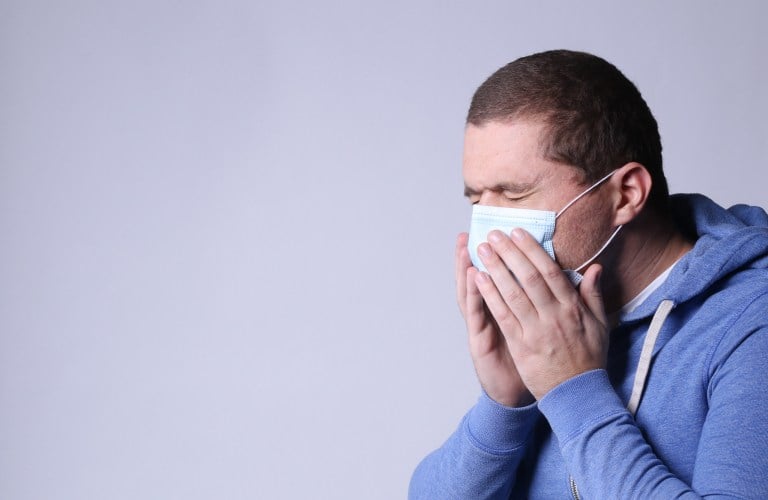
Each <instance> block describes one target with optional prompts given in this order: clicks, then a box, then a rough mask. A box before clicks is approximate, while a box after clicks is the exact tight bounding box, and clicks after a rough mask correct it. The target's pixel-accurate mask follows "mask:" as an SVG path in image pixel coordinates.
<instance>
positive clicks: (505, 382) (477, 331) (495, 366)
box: [456, 233, 533, 406]
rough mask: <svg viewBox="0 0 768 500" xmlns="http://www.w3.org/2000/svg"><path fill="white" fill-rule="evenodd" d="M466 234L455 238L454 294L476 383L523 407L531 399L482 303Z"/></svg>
mask: <svg viewBox="0 0 768 500" xmlns="http://www.w3.org/2000/svg"><path fill="white" fill-rule="evenodd" d="M468 236H469V235H468V234H467V233H461V234H460V235H459V237H458V239H457V241H456V294H457V300H458V303H459V308H460V309H461V314H462V315H463V316H464V320H465V321H466V323H467V332H468V333H469V352H470V354H471V356H472V362H473V363H474V365H475V371H476V372H477V377H478V379H479V380H480V385H481V386H482V387H483V389H484V390H485V392H486V393H487V394H488V396H490V397H491V399H493V400H494V401H496V402H498V403H500V404H502V405H505V406H525V405H527V404H530V403H532V402H533V396H532V395H531V393H530V392H529V391H528V389H526V387H525V384H523V381H522V379H521V378H520V375H519V374H518V372H517V368H515V362H514V360H513V359H512V355H511V354H510V351H509V349H508V347H507V341H506V339H505V338H504V335H502V333H501V330H500V329H499V326H498V325H497V324H496V321H495V320H494V319H493V317H492V316H491V314H490V312H489V311H488V309H487V308H486V307H485V304H484V303H483V298H482V296H481V295H480V291H479V290H478V288H477V285H476V276H477V274H478V273H479V271H478V270H477V269H476V268H475V267H473V266H472V263H471V261H470V259H469V252H468V251H467V239H468Z"/></svg>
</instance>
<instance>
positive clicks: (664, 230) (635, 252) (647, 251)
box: [603, 220, 693, 313]
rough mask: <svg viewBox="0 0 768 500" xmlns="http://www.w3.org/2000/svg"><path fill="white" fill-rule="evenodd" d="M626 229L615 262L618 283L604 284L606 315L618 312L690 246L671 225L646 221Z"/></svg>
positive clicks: (691, 245)
mask: <svg viewBox="0 0 768 500" xmlns="http://www.w3.org/2000/svg"><path fill="white" fill-rule="evenodd" d="M626 229H629V230H628V231H627V233H626V234H625V235H624V241H623V248H622V251H621V254H622V255H621V256H620V257H618V258H617V261H616V262H615V266H616V267H615V269H616V274H615V275H614V276H615V278H618V281H617V282H614V283H612V284H609V283H604V284H603V285H604V287H605V288H604V292H603V297H605V310H606V311H607V312H609V313H613V312H616V311H618V310H619V309H621V308H622V306H624V305H625V304H627V303H628V302H629V301H630V300H632V299H633V298H634V297H636V296H637V295H638V294H639V293H640V292H642V291H643V289H645V287H647V286H648V285H649V284H650V283H651V282H652V281H653V280H655V279H656V278H657V277H658V276H659V275H660V274H661V273H663V272H664V271H666V270H667V269H668V268H669V267H670V266H672V265H673V264H674V263H675V262H677V261H678V260H679V259H680V257H682V256H683V255H685V253H686V252H688V251H689V250H690V249H691V248H692V247H693V244H692V243H691V242H690V241H688V240H686V239H685V238H684V237H683V235H682V234H681V233H680V232H679V231H677V230H676V228H675V227H674V226H673V225H672V224H664V223H658V222H657V221H652V220H646V221H642V222H641V221H638V227H636V228H626Z"/></svg>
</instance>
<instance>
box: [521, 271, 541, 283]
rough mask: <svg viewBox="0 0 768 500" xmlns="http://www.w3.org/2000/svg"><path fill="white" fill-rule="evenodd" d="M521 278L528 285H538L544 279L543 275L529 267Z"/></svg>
mask: <svg viewBox="0 0 768 500" xmlns="http://www.w3.org/2000/svg"><path fill="white" fill-rule="evenodd" d="M521 280H522V281H523V282H524V283H527V284H528V285H538V284H539V283H541V282H542V281H544V277H543V276H542V275H541V273H540V272H539V271H537V270H536V269H530V270H528V271H527V272H526V273H525V274H523V276H522V277H521Z"/></svg>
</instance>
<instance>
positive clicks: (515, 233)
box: [510, 227, 525, 241]
mask: <svg viewBox="0 0 768 500" xmlns="http://www.w3.org/2000/svg"><path fill="white" fill-rule="evenodd" d="M510 236H512V239H513V240H515V241H521V240H522V239H523V238H525V232H523V230H522V229H520V228H519V227H516V228H515V229H513V230H512V233H510Z"/></svg>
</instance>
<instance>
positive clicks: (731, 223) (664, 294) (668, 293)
mask: <svg viewBox="0 0 768 500" xmlns="http://www.w3.org/2000/svg"><path fill="white" fill-rule="evenodd" d="M671 207H672V214H673V216H674V217H675V221H676V223H677V225H678V227H679V228H680V230H681V231H683V233H685V234H688V235H690V236H692V237H693V238H694V239H695V240H696V242H695V243H694V247H693V248H692V249H691V250H690V251H689V252H688V253H687V254H686V255H685V256H683V258H682V259H680V261H679V262H678V263H677V264H676V265H675V267H674V268H673V269H672V272H671V273H670V275H669V277H668V278H667V280H666V281H665V282H664V284H663V285H662V286H661V287H659V289H658V290H656V291H655V292H654V293H653V294H651V296H650V297H648V299H647V300H645V301H644V302H643V303H642V304H641V305H640V306H639V307H638V308H637V309H635V310H634V311H632V313H630V314H628V315H627V316H626V317H625V318H624V322H631V321H637V320H640V319H644V318H646V317H648V316H650V315H652V314H653V313H654V312H655V311H656V309H657V307H658V306H659V304H660V303H661V301H662V300H672V301H673V302H674V303H675V304H676V305H677V304H682V303H684V302H686V301H688V300H691V299H692V298H695V297H697V296H699V295H701V294H703V293H705V292H706V291H707V290H709V289H710V288H711V287H713V286H714V285H715V283H717V282H719V281H721V280H722V279H723V278H725V277H727V276H729V275H732V274H733V273H735V272H736V271H741V270H745V269H765V268H766V267H768V214H766V213H765V211H764V210H763V209H762V208H759V207H753V206H748V205H735V206H733V207H731V208H729V209H725V208H723V207H721V206H720V205H718V204H717V203H715V202H714V201H712V200H710V199H709V198H707V197H706V196H703V195H700V194H678V195H674V196H672V197H671Z"/></svg>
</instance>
